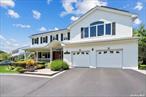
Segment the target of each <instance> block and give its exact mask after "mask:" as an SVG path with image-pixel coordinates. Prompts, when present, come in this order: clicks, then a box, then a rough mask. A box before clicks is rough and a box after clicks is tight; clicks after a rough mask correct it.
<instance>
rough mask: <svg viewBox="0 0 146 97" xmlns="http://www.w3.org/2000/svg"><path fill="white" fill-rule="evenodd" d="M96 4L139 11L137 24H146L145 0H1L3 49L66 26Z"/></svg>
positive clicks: (0, 42) (0, 37) (22, 44)
mask: <svg viewBox="0 0 146 97" xmlns="http://www.w3.org/2000/svg"><path fill="white" fill-rule="evenodd" d="M96 5H99V6H100V5H103V6H110V7H114V8H119V9H123V10H127V11H130V12H132V13H135V14H137V15H138V19H137V20H136V21H135V22H134V23H133V24H134V25H133V27H134V28H136V27H138V26H139V25H140V24H142V23H143V24H145V25H146V0H0V50H4V51H11V50H12V49H16V48H18V47H22V46H26V45H29V44H30V42H31V40H30V38H29V36H30V35H32V34H35V33H40V32H44V31H51V30H57V29H62V28H66V27H67V25H69V24H70V23H71V22H73V21H75V20H77V19H78V18H79V17H80V16H81V15H83V14H84V13H85V12H87V11H88V10H89V9H91V8H93V7H95V6H96Z"/></svg>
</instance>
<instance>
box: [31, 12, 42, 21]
mask: <svg viewBox="0 0 146 97" xmlns="http://www.w3.org/2000/svg"><path fill="white" fill-rule="evenodd" d="M32 13H33V17H34V18H35V19H37V20H38V19H40V17H41V13H40V12H39V11H37V10H32Z"/></svg>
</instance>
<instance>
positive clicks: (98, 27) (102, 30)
mask: <svg viewBox="0 0 146 97" xmlns="http://www.w3.org/2000/svg"><path fill="white" fill-rule="evenodd" d="M97 29H98V36H102V35H104V25H98V26H97Z"/></svg>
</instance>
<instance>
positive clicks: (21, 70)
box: [15, 67, 25, 73]
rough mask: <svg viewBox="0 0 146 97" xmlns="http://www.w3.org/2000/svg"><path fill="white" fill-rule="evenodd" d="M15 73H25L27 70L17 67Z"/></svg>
mask: <svg viewBox="0 0 146 97" xmlns="http://www.w3.org/2000/svg"><path fill="white" fill-rule="evenodd" d="M15 71H17V72H19V73H24V72H25V69H24V68H22V67H16V68H15Z"/></svg>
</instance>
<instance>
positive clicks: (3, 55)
mask: <svg viewBox="0 0 146 97" xmlns="http://www.w3.org/2000/svg"><path fill="white" fill-rule="evenodd" d="M9 58H10V54H8V53H6V52H4V51H1V50H0V60H6V59H9Z"/></svg>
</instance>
